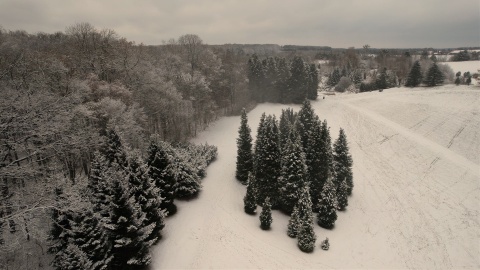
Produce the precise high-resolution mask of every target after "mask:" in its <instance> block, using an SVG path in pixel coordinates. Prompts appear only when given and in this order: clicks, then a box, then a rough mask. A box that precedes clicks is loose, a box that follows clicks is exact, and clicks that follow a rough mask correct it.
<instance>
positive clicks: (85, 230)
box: [70, 210, 113, 270]
mask: <svg viewBox="0 0 480 270" xmlns="http://www.w3.org/2000/svg"><path fill="white" fill-rule="evenodd" d="M100 220H101V216H100V215H97V214H94V213H93V212H91V211H89V210H85V211H83V212H81V213H78V215H76V217H75V218H74V219H73V221H72V222H71V238H70V242H71V243H73V244H74V245H75V247H76V248H78V250H79V252H81V253H79V254H83V255H82V256H86V258H87V259H88V261H89V262H91V265H90V267H88V268H83V269H91V270H107V269H110V263H111V261H112V259H113V253H112V243H110V242H109V239H108V235H107V231H106V229H105V227H104V224H103V222H102V221H100ZM77 256H78V255H77ZM82 256H79V258H78V259H79V260H82ZM74 269H80V268H74Z"/></svg>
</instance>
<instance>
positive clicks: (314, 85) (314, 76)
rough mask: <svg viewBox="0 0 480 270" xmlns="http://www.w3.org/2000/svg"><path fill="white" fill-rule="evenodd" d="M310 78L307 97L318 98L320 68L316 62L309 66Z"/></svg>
mask: <svg viewBox="0 0 480 270" xmlns="http://www.w3.org/2000/svg"><path fill="white" fill-rule="evenodd" d="M308 79H309V80H308V90H307V98H308V99H310V100H316V99H317V97H318V91H317V90H318V70H317V67H316V66H315V64H310V66H309V69H308Z"/></svg>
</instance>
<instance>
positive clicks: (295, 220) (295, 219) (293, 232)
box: [287, 205, 300, 238]
mask: <svg viewBox="0 0 480 270" xmlns="http://www.w3.org/2000/svg"><path fill="white" fill-rule="evenodd" d="M299 226H300V212H299V211H298V207H297V205H295V206H294V207H293V211H292V214H291V215H290V219H289V220H288V229H287V235H288V236H290V237H292V238H295V237H297V235H298V227H299Z"/></svg>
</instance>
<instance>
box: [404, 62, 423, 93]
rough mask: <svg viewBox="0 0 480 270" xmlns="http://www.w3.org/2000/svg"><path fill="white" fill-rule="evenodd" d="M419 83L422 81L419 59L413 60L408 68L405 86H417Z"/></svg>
mask: <svg viewBox="0 0 480 270" xmlns="http://www.w3.org/2000/svg"><path fill="white" fill-rule="evenodd" d="M420 83H422V69H421V66H420V61H415V63H413V66H412V68H411V69H410V72H409V73H408V77H407V82H406V83H405V86H407V87H417V86H418V85H420Z"/></svg>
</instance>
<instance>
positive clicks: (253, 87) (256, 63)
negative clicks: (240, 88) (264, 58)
mask: <svg viewBox="0 0 480 270" xmlns="http://www.w3.org/2000/svg"><path fill="white" fill-rule="evenodd" d="M247 77H248V89H249V90H250V93H251V95H252V97H253V98H254V99H255V100H256V101H257V102H262V101H263V96H264V92H263V91H264V89H263V86H264V85H265V70H264V69H263V65H262V62H261V61H260V60H259V59H258V56H257V55H256V54H253V55H252V57H250V59H248V72H247Z"/></svg>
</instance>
